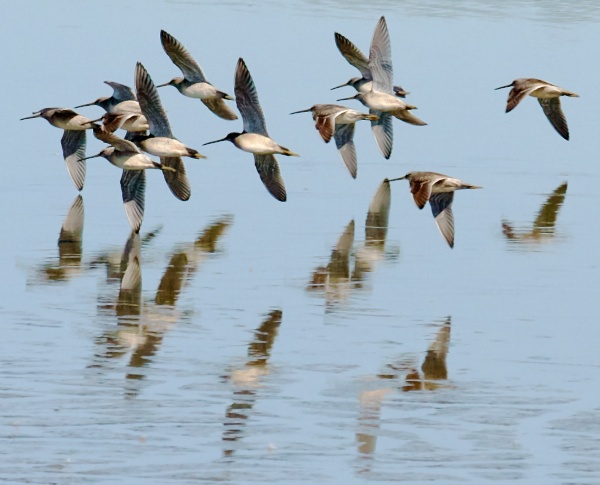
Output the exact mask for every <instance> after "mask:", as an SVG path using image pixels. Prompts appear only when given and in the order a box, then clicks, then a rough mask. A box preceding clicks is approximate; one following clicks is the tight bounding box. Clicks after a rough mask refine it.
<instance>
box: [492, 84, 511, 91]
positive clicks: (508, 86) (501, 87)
mask: <svg viewBox="0 0 600 485" xmlns="http://www.w3.org/2000/svg"><path fill="white" fill-rule="evenodd" d="M513 85H514V83H510V84H507V85H506V86H500V87H499V88H496V89H494V91H498V89H504V88H512V87H513Z"/></svg>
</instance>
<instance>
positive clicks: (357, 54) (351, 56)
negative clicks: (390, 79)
mask: <svg viewBox="0 0 600 485" xmlns="http://www.w3.org/2000/svg"><path fill="white" fill-rule="evenodd" d="M335 45H337V48H338V49H339V51H340V53H341V54H342V55H343V56H344V59H346V60H347V61H348V62H349V63H350V64H351V65H352V66H354V67H355V68H356V69H358V70H359V71H360V73H361V74H362V77H353V78H350V80H349V81H348V82H346V83H344V84H340V85H339V86H336V87H334V88H331V90H334V89H339V88H343V87H344V86H352V87H353V88H354V89H356V90H357V91H358V92H359V93H368V92H369V91H371V88H372V84H373V83H372V81H373V78H372V76H371V71H370V70H369V59H368V57H367V56H365V55H364V54H363V53H362V51H361V50H360V49H359V48H358V47H356V46H355V45H354V44H353V43H352V42H350V41H349V40H348V39H347V38H346V37H344V36H343V35H342V34H338V33H337V32H336V33H335ZM393 91H394V94H395V95H396V96H399V97H401V98H404V97H405V96H406V95H407V94H408V91H405V90H404V89H402V87H400V86H393Z"/></svg>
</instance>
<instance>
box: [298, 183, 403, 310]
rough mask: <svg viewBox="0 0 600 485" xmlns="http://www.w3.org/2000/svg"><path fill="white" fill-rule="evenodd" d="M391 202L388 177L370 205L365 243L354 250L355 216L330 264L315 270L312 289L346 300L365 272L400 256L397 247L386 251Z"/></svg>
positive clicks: (331, 301) (331, 299)
mask: <svg viewBox="0 0 600 485" xmlns="http://www.w3.org/2000/svg"><path fill="white" fill-rule="evenodd" d="M390 204H391V191H390V184H389V181H388V180H387V179H385V180H384V181H383V182H382V183H381V184H380V185H379V187H378V188H377V191H376V192H375V195H374V196H373V199H372V200H371V203H370V205H369V209H368V212H367V220H366V222H365V242H364V244H363V246H362V247H360V248H359V249H357V250H356V251H354V252H353V249H354V226H355V224H354V220H352V221H350V222H349V223H348V225H347V226H346V228H345V229H344V232H342V235H341V236H340V237H339V239H338V242H337V244H336V245H335V246H334V248H333V250H332V252H331V257H330V259H329V263H328V264H327V266H319V267H318V268H317V269H316V270H315V271H314V272H313V275H312V279H311V282H310V283H309V285H308V287H307V289H308V290H310V291H322V292H324V293H325V299H326V301H327V303H328V305H332V304H335V303H337V302H340V301H343V300H346V299H347V298H348V297H349V295H350V293H351V291H352V290H353V289H355V288H361V287H362V281H363V280H364V278H365V273H369V272H372V271H373V270H374V269H375V265H376V263H377V262H378V261H381V260H382V259H384V258H390V259H391V258H395V257H397V250H396V251H387V252H386V249H385V239H386V236H387V228H388V218H389V212H390ZM352 256H354V258H352ZM352 259H354V267H353V268H352V264H351V263H352Z"/></svg>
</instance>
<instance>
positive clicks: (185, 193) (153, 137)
mask: <svg viewBox="0 0 600 485" xmlns="http://www.w3.org/2000/svg"><path fill="white" fill-rule="evenodd" d="M135 89H136V93H137V97H138V100H139V103H140V107H141V109H142V112H143V114H144V116H145V118H146V119H147V120H148V123H149V129H150V135H149V136H148V135H146V134H142V135H133V136H132V137H131V140H132V141H133V142H134V143H136V144H137V145H138V146H139V147H140V148H141V149H142V150H144V151H145V152H148V153H151V154H152V155H156V156H158V157H160V161H161V163H162V164H163V165H165V166H167V167H172V168H174V169H175V172H163V175H164V177H165V180H166V181H167V184H168V185H169V188H170V189H171V191H172V192H173V194H174V195H175V197H177V198H178V199H180V200H184V201H185V200H188V199H189V198H190V196H191V193H192V192H191V186H190V181H189V179H188V177H187V175H186V170H185V164H184V163H183V160H182V159H181V157H191V158H206V157H205V156H204V155H201V154H200V153H198V151H197V150H194V149H193V148H189V147H187V146H186V145H184V144H183V143H181V142H180V141H179V140H177V138H175V136H174V135H173V132H172V130H171V125H170V123H169V119H168V118H167V114H166V112H165V110H164V108H163V105H162V102H161V100H160V96H159V94H158V90H157V89H156V86H155V85H154V82H153V81H152V78H151V77H150V75H149V74H148V71H146V69H145V68H144V66H143V65H142V64H141V63H139V62H138V63H137V65H136V68H135Z"/></svg>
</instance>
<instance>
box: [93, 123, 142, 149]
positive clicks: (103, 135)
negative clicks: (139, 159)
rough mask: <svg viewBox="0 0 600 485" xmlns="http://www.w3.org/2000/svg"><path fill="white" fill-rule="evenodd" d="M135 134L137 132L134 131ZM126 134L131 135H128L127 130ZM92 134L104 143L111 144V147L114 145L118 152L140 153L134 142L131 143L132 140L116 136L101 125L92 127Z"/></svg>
mask: <svg viewBox="0 0 600 485" xmlns="http://www.w3.org/2000/svg"><path fill="white" fill-rule="evenodd" d="M135 134H136V135H137V134H138V133H135ZM127 135H128V136H132V135H130V133H129V132H127ZM127 135H126V136H127ZM94 136H95V137H96V138H97V139H98V140H100V141H103V142H104V143H108V144H109V145H112V146H113V147H115V149H116V150H118V151H120V152H136V153H140V149H139V148H138V147H137V146H136V145H135V143H133V142H132V141H129V140H126V139H123V138H121V137H120V136H117V135H115V134H114V133H111V132H110V131H107V130H106V128H104V127H103V126H100V127H98V128H94Z"/></svg>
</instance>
